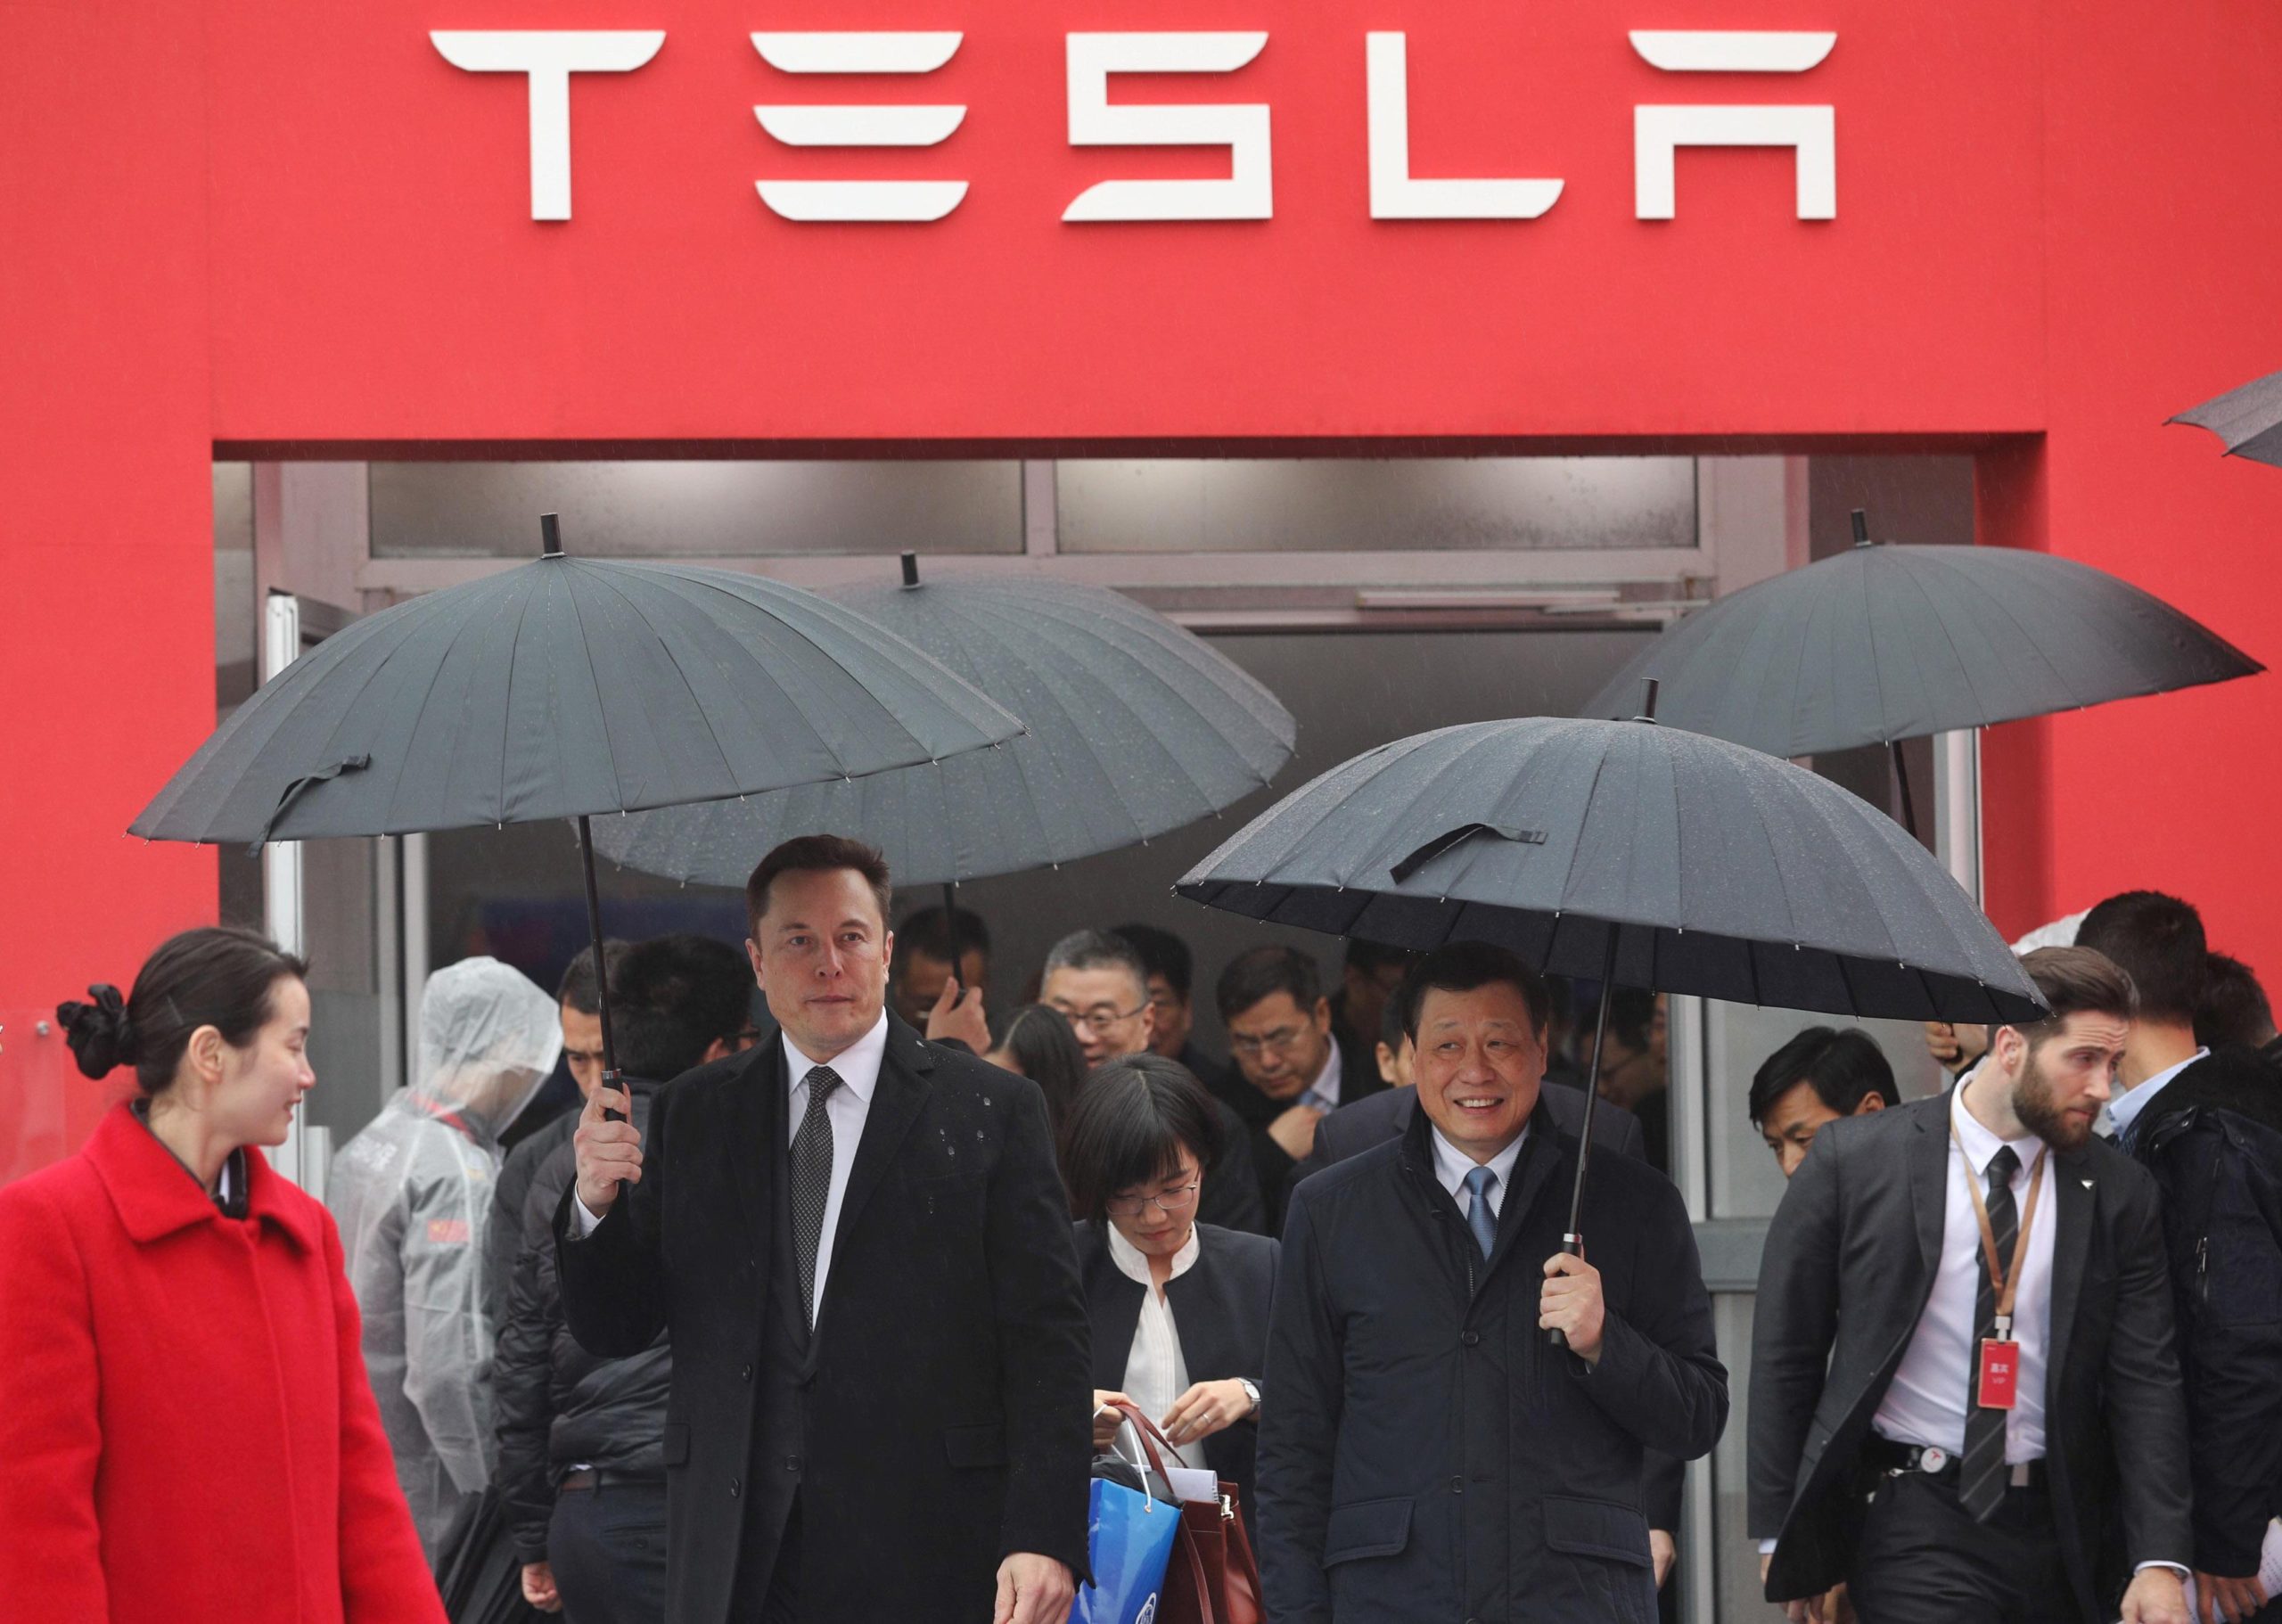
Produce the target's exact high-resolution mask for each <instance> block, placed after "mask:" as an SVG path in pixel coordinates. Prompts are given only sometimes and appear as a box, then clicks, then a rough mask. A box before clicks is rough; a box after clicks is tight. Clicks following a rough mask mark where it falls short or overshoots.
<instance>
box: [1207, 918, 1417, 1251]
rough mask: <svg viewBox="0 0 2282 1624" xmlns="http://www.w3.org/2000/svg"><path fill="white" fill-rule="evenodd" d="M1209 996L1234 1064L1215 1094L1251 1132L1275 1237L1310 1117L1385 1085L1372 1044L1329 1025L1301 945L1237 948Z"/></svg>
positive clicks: (1311, 1138) (1310, 1139)
mask: <svg viewBox="0 0 2282 1624" xmlns="http://www.w3.org/2000/svg"><path fill="white" fill-rule="evenodd" d="M1213 997H1214V1001H1215V1002H1216V1003H1218V1004H1219V1007H1220V1019H1221V1021H1223V1022H1225V1023H1226V1024H1227V1029H1228V1048H1229V1052H1230V1054H1231V1055H1232V1056H1233V1058H1234V1060H1235V1064H1234V1065H1233V1066H1232V1067H1230V1069H1229V1070H1230V1073H1231V1074H1230V1075H1228V1076H1226V1077H1223V1078H1222V1079H1220V1082H1219V1094H1220V1097H1221V1098H1222V1099H1224V1100H1226V1101H1227V1103H1228V1104H1229V1105H1230V1106H1231V1107H1232V1108H1233V1109H1234V1110H1235V1113H1236V1115H1237V1116H1238V1117H1240V1118H1242V1119H1243V1120H1244V1127H1245V1128H1247V1129H1248V1130H1249V1131H1250V1133H1251V1136H1252V1165H1253V1167H1254V1168H1255V1169H1258V1171H1259V1174H1260V1197H1261V1199H1262V1200H1263V1201H1265V1202H1267V1203H1268V1228H1269V1231H1270V1233H1271V1234H1272V1233H1274V1231H1275V1230H1276V1229H1277V1228H1279V1227H1280V1226H1281V1224H1282V1218H1283V1212H1284V1195H1285V1190H1286V1189H1287V1187H1288V1186H1289V1185H1290V1184H1291V1182H1292V1169H1293V1167H1294V1166H1296V1165H1297V1164H1298V1162H1299V1161H1300V1159H1301V1157H1303V1156H1305V1155H1306V1154H1307V1153H1308V1151H1309V1147H1310V1146H1311V1145H1313V1144H1314V1143H1315V1136H1316V1124H1317V1123H1318V1122H1320V1121H1322V1120H1324V1118H1326V1117H1327V1116H1329V1115H1330V1114H1331V1113H1332V1112H1333V1111H1336V1110H1338V1109H1339V1108H1340V1107H1341V1106H1342V1105H1347V1104H1351V1103H1354V1102H1355V1101H1357V1100H1359V1099H1362V1098H1364V1097H1365V1096H1366V1095H1374V1094H1378V1093H1380V1092H1382V1091H1383V1090H1384V1089H1385V1087H1386V1086H1387V1085H1386V1082H1385V1079H1383V1078H1381V1077H1380V1076H1379V1068H1378V1064H1377V1062H1376V1061H1375V1059H1374V1058H1373V1056H1372V1053H1371V1048H1370V1046H1369V1045H1368V1044H1367V1043H1364V1042H1358V1041H1355V1040H1353V1039H1351V1038H1346V1037H1344V1036H1343V1035H1341V1034H1338V1033H1335V1032H1334V1029H1333V1027H1332V1009H1331V1001H1330V1000H1329V999H1328V998H1326V997H1324V996H1323V983H1322V978H1321V976H1320V975H1319V974H1318V973H1317V970H1316V962H1315V960H1314V959H1312V958H1310V957H1309V956H1307V955H1306V954H1304V953H1302V952H1301V951H1300V950H1299V949H1298V948H1296V947H1254V948H1252V950H1251V951H1250V952H1248V953H1241V954H1238V955H1237V956H1235V958H1233V959H1230V960H1229V961H1228V964H1227V968H1226V969H1225V970H1223V971H1221V972H1220V980H1219V984H1218V985H1217V986H1216V987H1215V988H1213ZM1206 1081H1207V1082H1210V1081H1211V1079H1206Z"/></svg>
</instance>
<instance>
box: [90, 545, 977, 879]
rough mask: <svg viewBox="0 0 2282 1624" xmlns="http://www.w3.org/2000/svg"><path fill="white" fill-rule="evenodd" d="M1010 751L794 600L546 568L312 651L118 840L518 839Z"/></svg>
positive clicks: (641, 569) (588, 562) (948, 698)
mask: <svg viewBox="0 0 2282 1624" xmlns="http://www.w3.org/2000/svg"><path fill="white" fill-rule="evenodd" d="M1020 732H1021V724H1020V723H1019V722H1017V721H1016V720H1015V719H1014V718H1013V717H1011V716H1009V715H1008V714H1007V713H1006V711H1004V710H1002V709H999V707H997V705H995V704H993V703H992V702H991V701H989V700H988V699H986V698H984V697H983V696H982V695H981V694H980V693H976V692H974V690H973V689H972V688H970V687H968V686H967V685H965V683H963V682H961V681H960V680H959V679H958V678H957V677H954V676H953V675H952V674H951V673H950V672H948V671H946V670H944V669H943V668H941V667H940V666H939V665H937V664H936V663H935V662H934V661H932V660H929V659H928V658H927V657H926V656H924V655H923V654H921V653H920V652H918V651H917V650H915V649H913V648H910V647H908V646H907V645H906V644H902V643H900V642H899V641H898V640H897V639H895V638H894V637H892V636H888V635H887V634H885V633H883V632H882V631H881V630H880V628H879V627H875V626H873V625H871V624H870V623H868V622H866V621H865V620H863V619H860V618H858V616H856V615H855V614H853V613H851V612H850V611H848V610H847V609H845V608H843V607H842V606H841V605H840V604H837V603H828V602H825V600H823V599H821V598H819V597H817V596H816V595H814V594H812V593H807V592H802V591H800V590H799V589H797V588H795V587H791V586H782V585H780V584H778V583H776V582H773V581H765V580H761V579H759V578H755V577H751V576H744V575H735V574H731V573H728V572H727V571H724V570H700V569H694V568H689V567H685V566H683V565H677V564H655V563H631V562H620V561H615V560H602V559H581V558H568V557H565V556H563V555H562V554H559V553H550V554H547V555H546V556H545V557H542V558H539V559H536V560H534V561H533V562H529V563H527V564H523V565H521V566H519V567H517V568H515V569H513V570H505V571H503V572H502V573H500V574H497V575H495V576H490V577H488V578H484V579H481V580H477V581H471V582H468V583H466V584H464V585H463V586H454V587H450V588H448V589H447V590H445V591H441V592H437V593H432V594H430V595H427V596H424V597H420V598H415V599H413V600H412V601H410V602H409V603H400V604H398V605H397V606H396V607H395V608H393V609H389V610H384V611H382V612H381V613H379V614H376V615H373V616H371V617H369V618H367V619H362V620H358V621H356V622H354V623H353V624H352V625H350V626H349V627H348V628H347V629H346V630H344V631H342V632H341V633H339V634H338V635H336V636H332V637H331V638H328V639H327V640H326V641H325V642H324V643H323V644H319V645H318V646H317V647H316V649H315V650H313V651H312V652H309V653H308V654H306V655H304V656H302V657H301V658H300V659H299V660H295V661H294V662H293V663H292V664H291V665H290V666H288V667H287V668H285V669H284V670H283V671H282V672H280V673H279V674H278V675H277V676H276V677H274V678H272V679H271V680H270V681H269V682H268V683H267V684H265V685H263V686H262V688H261V690H260V691H259V693H256V694H255V695H254V696H253V697H252V698H251V699H250V700H249V701H246V702H245V703H244V704H242V705H241V706H240V707H239V708H238V709H237V710H236V712H235V713H234V715H232V717H231V718H230V719H229V720H228V721H227V722H226V723H224V724H223V726H221V727H220V728H219V729H218V731H217V732H216V733H215V734H214V735H213V736H212V737H211V738H210V739H209V740H208V741H207V742H206V743H205V744H204V745H202V746H201V748H200V749H199V751H198V753H197V754H196V755H194V756H193V757H192V758H191V759H190V761H189V763H188V765H186V766H185V767H183V768H182V770H181V771H180V772H178V773H176V775H174V777H173V779H172V780H170V781H169V782H168V784H167V786H166V788H165V789H163V790H161V791H160V792H159V795H158V798H157V799H156V800H153V801H152V803H151V804H150V805H149V806H148V807H146V808H144V811H143V814H142V816H139V817H137V818H136V819H135V823H134V824H133V826H132V833H136V834H140V835H144V836H145V837H146V838H150V839H154V840H173V841H265V840H285V841H298V840H311V839H316V838H320V837H324V836H328V835H378V834H398V833H408V832H411V831H415V830H431V829H458V828H470V827H479V826H483V825H488V824H508V823H529V822H533V821H536V820H538V819H546V818H559V817H569V816H583V815H587V814H594V813H603V812H620V811H628V810H632V809H634V808H643V807H660V806H668V805H671V804H675V803H677V802H681V801H688V800H709V799H714V798H718V797H722V796H731V795H738V794H747V793H752V792H755V791H768V790H776V789H782V788H784V787H785V786H786V785H788V784H795V783H811V782H814V781H816V780H818V779H841V778H851V777H860V776H862V775H866V774H870V773H877V772H882V771H885V770H886V769H888V768H891V767H907V766H910V765H911V764H913V763H915V762H925V761H932V760H936V759H941V758H944V757H947V756H953V755H956V754H957V753H958V752H960V751H962V750H976V749H980V748H981V747H982V746H985V745H990V744H997V743H1001V742H1005V741H1006V740H1009V739H1012V738H1014V736H1015V735H1016V734H1019V733H1020Z"/></svg>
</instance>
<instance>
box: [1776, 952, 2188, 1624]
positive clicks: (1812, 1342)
mask: <svg viewBox="0 0 2282 1624" xmlns="http://www.w3.org/2000/svg"><path fill="white" fill-rule="evenodd" d="M2023 964H2025V965H2026V966H2027V968H2028V972H2029V974H2030V975H2031V977H2032V979H2033V980H2035V982H2036V985H2037V989H2038V991H2039V992H2040V994H2042V995H2043V997H2044V1000H2045V1002H2046V1003H2047V1004H2048V1005H2049V1006H2050V1008H2051V1011H2052V1013H2051V1016H2050V1018H2049V1019H2048V1020H2047V1021H2042V1022H2040V1023H2038V1024H2036V1025H2033V1026H2031V1027H2028V1028H2026V1029H2022V1028H2017V1027H2009V1026H2008V1027H2000V1028H1999V1029H1997V1030H1996V1031H1995V1032H1994V1033H1993V1034H1992V1035H1991V1046H1990V1051H1989V1054H1987V1056H1986V1057H1984V1058H1983V1060H1982V1063H1981V1064H1980V1065H1979V1066H1978V1067H1976V1068H1975V1069H1974V1070H1973V1071H1972V1072H1971V1073H1970V1074H1969V1075H1968V1076H1967V1077H1966V1078H1965V1079H1963V1080H1962V1081H1960V1082H1959V1083H1958V1087H1956V1088H1955V1089H1953V1090H1952V1091H1951V1092H1950V1093H1949V1094H1948V1095H1941V1096H1940V1097H1937V1098H1934V1099H1930V1100H1918V1101H1915V1102H1913V1103H1909V1104H1907V1105H1901V1106H1897V1107H1896V1108H1894V1109H1893V1110H1891V1111H1877V1112H1875V1113H1873V1114H1871V1115H1868V1116H1861V1117H1848V1118H1845V1119H1843V1120H1839V1121H1835V1122H1831V1123H1828V1124H1826V1126H1825V1127H1824V1128H1822V1130H1821V1131H1820V1133H1818V1135H1817V1136H1816V1138H1815V1143H1814V1148H1813V1149H1812V1150H1811V1151H1810V1152H1808V1154H1807V1157H1806V1160H1805V1161H1803V1162H1802V1164H1801V1165H1800V1168H1799V1170H1798V1173H1797V1174H1796V1176H1794V1177H1793V1178H1792V1180H1791V1183H1790V1186H1789V1188H1788V1189H1787V1190H1786V1191H1785V1193H1784V1197H1783V1204H1782V1206H1781V1207H1780V1208H1779V1209H1778V1210H1777V1212H1776V1215H1775V1219H1774V1223H1773V1225H1772V1226H1770V1228H1769V1233H1768V1237H1767V1250H1766V1253H1765V1260H1764V1262H1763V1264H1762V1266H1761V1273H1760V1282H1759V1297H1758V1301H1757V1304H1756V1308H1755V1311H1754V1325H1753V1349H1752V1391H1751V1507H1750V1514H1751V1528H1752V1532H1753V1535H1754V1537H1757V1538H1761V1540H1762V1541H1763V1542H1766V1541H1771V1542H1772V1543H1771V1546H1770V1545H1769V1544H1766V1543H1763V1544H1762V1546H1761V1548H1762V1550H1763V1551H1766V1552H1768V1553H1769V1554H1768V1555H1767V1558H1766V1561H1765V1563H1764V1566H1765V1571H1766V1579H1767V1595H1768V1599H1769V1600H1770V1601H1776V1602H1781V1603H1785V1607H1786V1611H1787V1612H1788V1613H1789V1615H1790V1617H1791V1618H1792V1619H1793V1620H1805V1619H1808V1618H1813V1617H1819V1616H1820V1612H1821V1603H1820V1600H1819V1598H1820V1597H1821V1596H1822V1595H1825V1594H1826V1592H1827V1591H1829V1590H1830V1588H1831V1587H1833V1586H1834V1585H1835V1584H1837V1583H1838V1582H1839V1581H1840V1580H1842V1579H1843V1580H1844V1581H1845V1582H1846V1585H1847V1587H1848V1590H1849V1593H1850V1595H1851V1597H1852V1599H1853V1603H1854V1605H1855V1607H1856V1608H1857V1610H1858V1611H1859V1612H1860V1614H1861V1616H1862V1617H1863V1618H1864V1619H1866V1620H1874V1621H1875V1624H1888V1621H1889V1620H1891V1621H1892V1624H1919V1621H1921V1620H1922V1621H1923V1624H1999V1621H2000V1620H2003V1621H2005V1624H2031V1621H2039V1624H2040V1621H2043V1620H2051V1621H2053V1624H2060V1621H2062V1620H2066V1621H2067V1624H2108V1621H2109V1620H2114V1619H2115V1618H2116V1617H2117V1616H2118V1612H2119V1603H2118V1600H2117V1597H2118V1595H2119V1593H2120V1594H2121V1596H2122V1600H2121V1603H2120V1611H2121V1615H2122V1619H2123V1620H2124V1624H2187V1619H2188V1612H2187V1605H2186V1600H2185V1597H2184V1595H2183V1593H2182V1591H2181V1588H2180V1579H2182V1577H2183V1576H2184V1574H2185V1571H2186V1568H2185V1564H2186V1562H2187V1561H2188V1555H2189V1538H2188V1462H2187V1449H2186V1442H2187V1415H2186V1410H2185V1407H2184V1405H2183V1403H2182V1401H2181V1398H2180V1392H2179V1368H2178V1365H2177V1362H2176V1360H2175V1359H2174V1357H2173V1354H2172V1344H2171V1288H2170V1284H2169V1282H2168V1279H2167V1277H2166V1271H2165V1268H2164V1265H2163V1231H2162V1220H2161V1216H2160V1214H2159V1213H2158V1211H2157V1210H2156V1207H2157V1203H2156V1194H2155V1184H2154V1181H2153V1180H2151V1179H2150V1178H2149V1177H2147V1173H2146V1172H2145V1171H2143V1170H2142V1169H2139V1168H2138V1167H2136V1166H2134V1165H2133V1164H2132V1163H2131V1161H2130V1159H2129V1158H2127V1157H2125V1156H2123V1155H2122V1154H2121V1153H2119V1152H2117V1151H2116V1150H2115V1149H2114V1147H2113V1146H2112V1145H2109V1144H2106V1143H2104V1142H2101V1141H2099V1140H2097V1139H2095V1138H2094V1137H2093V1136H2092V1124H2093V1122H2094V1120H2096V1119H2097V1116H2098V1114H2099V1109H2100V1106H2101V1105H2102V1103H2105V1102H2106V1099H2107V1097H2108V1094H2109V1089H2110V1086H2111V1079H2113V1077H2114V1072H2115V1069H2116V1067H2117V1065H2118V1063H2119V1062H2121V1060H2122V1055H2123V1049H2124V1041H2125V1037H2126V1034H2127V1033H2128V1032H2129V1031H2130V1024H2131V1013H2132V990H2131V984H2130V980H2128V979H2127V978H2126V977H2125V976H2124V975H2123V974H2122V972H2120V971H2118V970H2117V969H2116V968H2115V966H2114V964H2110V963H2109V962H2108V961H2107V960H2106V958H2104V957H2102V956H2100V955H2099V954H2097V953H2096V952H2093V951H2092V950H2090V949H2089V948H2086V947H2048V948H2043V949H2041V950H2040V951H2038V952H2035V953H2032V954H2030V955H2028V956H2027V957H2026V958H2025V959H2024V960H2023ZM1984 1217H1985V1218H1986V1220H1987V1222H1986V1223H1985V1224H1984V1223H1983V1221H1982V1219H1983V1218H1984ZM1992 1259H1994V1266H1993V1267H1992ZM2000 1276H2001V1280H2002V1284H1999V1277H2000Z"/></svg>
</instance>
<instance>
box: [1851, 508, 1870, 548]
mask: <svg viewBox="0 0 2282 1624" xmlns="http://www.w3.org/2000/svg"><path fill="white" fill-rule="evenodd" d="M1852 519H1853V521H1854V545H1856V546H1858V547H1867V546H1868V545H1870V518H1869V515H1868V514H1867V513H1864V512H1863V511H1862V510H1861V509H1860V508H1859V507H1858V508H1856V509H1855V510H1854V512H1853V514H1852Z"/></svg>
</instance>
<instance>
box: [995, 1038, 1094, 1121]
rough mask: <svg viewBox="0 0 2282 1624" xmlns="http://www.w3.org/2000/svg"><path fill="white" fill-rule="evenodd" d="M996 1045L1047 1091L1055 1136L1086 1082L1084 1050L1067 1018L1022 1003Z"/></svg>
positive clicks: (1048, 1116)
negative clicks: (1080, 1046) (1079, 1044)
mask: <svg viewBox="0 0 2282 1624" xmlns="http://www.w3.org/2000/svg"><path fill="white" fill-rule="evenodd" d="M998 1046H999V1047H1000V1048H1002V1049H1004V1050H1006V1053H1007V1054H1009V1055H1011V1056H1012V1057H1013V1059H1014V1064H1015V1065H1016V1066H1017V1067H1018V1068H1020V1069H1021V1070H1022V1075H1023V1076H1024V1077H1027V1078H1028V1079H1030V1081H1032V1082H1034V1083H1036V1084H1037V1085H1038V1089H1039V1091H1040V1092H1041V1093H1043V1094H1044V1095H1046V1115H1047V1121H1048V1122H1049V1123H1051V1124H1052V1126H1053V1128H1054V1132H1055V1138H1056V1139H1057V1140H1058V1139H1059V1138H1060V1137H1061V1135H1062V1128H1063V1124H1064V1123H1066V1122H1067V1121H1068V1120H1070V1108H1071V1106H1072V1105H1074V1104H1075V1103H1077V1101H1078V1095H1079V1091H1080V1090H1081V1089H1083V1088H1084V1087H1085V1084H1086V1052H1085V1050H1083V1049H1081V1048H1079V1046H1078V1035H1077V1034H1076V1033H1075V1032H1072V1031H1071V1029H1070V1018H1069V1017H1068V1016H1067V1015H1065V1014H1063V1013H1062V1012H1061V1011H1060V1010H1058V1009H1049V1008H1047V1006H1046V1005H1043V1004H1025V1005H1022V1008H1020V1009H1018V1010H1016V1011H1015V1012H1014V1018H1013V1019H1012V1020H1010V1021H1007V1022H1006V1033H1005V1035H1004V1036H1003V1037H1001V1038H999V1039H998Z"/></svg>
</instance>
